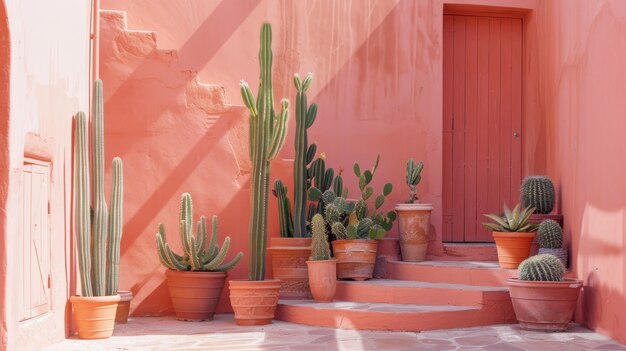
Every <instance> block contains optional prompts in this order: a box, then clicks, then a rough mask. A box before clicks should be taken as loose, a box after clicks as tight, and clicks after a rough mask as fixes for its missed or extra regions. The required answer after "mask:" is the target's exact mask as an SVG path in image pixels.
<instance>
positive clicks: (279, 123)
mask: <svg viewBox="0 0 626 351" xmlns="http://www.w3.org/2000/svg"><path fill="white" fill-rule="evenodd" d="M259 65H260V69H261V77H260V79H259V91H258V95H257V98H256V100H255V98H254V95H253V94H252V91H251V90H250V87H249V86H248V84H247V83H246V82H244V81H241V96H242V98H243V102H244V104H245V105H246V107H247V108H248V110H249V111H250V160H251V161H252V185H251V192H250V193H251V196H250V202H251V204H252V212H251V214H250V216H251V218H250V227H249V228H250V273H249V278H250V280H263V279H264V278H265V252H266V248H267V202H268V195H269V191H268V190H269V180H270V162H271V161H272V160H273V159H274V158H275V157H276V155H277V154H278V152H279V151H280V150H281V149H282V147H283V145H284V144H285V137H286V136H287V121H288V117H289V101H287V99H282V100H281V110H280V112H278V113H277V112H276V111H274V92H273V88H272V27H271V25H270V24H269V23H264V24H263V26H262V27H261V48H260V50H259Z"/></svg>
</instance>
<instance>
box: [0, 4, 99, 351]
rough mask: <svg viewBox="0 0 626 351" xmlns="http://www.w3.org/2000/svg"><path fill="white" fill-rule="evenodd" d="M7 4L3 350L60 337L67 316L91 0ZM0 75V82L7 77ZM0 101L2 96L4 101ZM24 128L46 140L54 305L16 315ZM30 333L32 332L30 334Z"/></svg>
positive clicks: (1, 182)
mask: <svg viewBox="0 0 626 351" xmlns="http://www.w3.org/2000/svg"><path fill="white" fill-rule="evenodd" d="M6 10H7V15H8V25H9V30H10V42H11V44H12V45H11V53H10V55H11V65H10V98H9V101H8V103H9V104H8V105H6V106H10V113H9V116H8V120H7V119H5V116H4V115H1V116H0V117H1V118H2V122H0V123H1V124H2V125H3V126H4V125H5V124H8V134H5V133H6V132H7V131H6V130H5V128H4V127H0V133H1V136H0V137H1V138H2V139H3V141H2V142H0V143H4V142H5V141H6V140H7V139H8V146H9V147H8V154H5V153H4V152H1V153H0V159H1V160H0V164H2V167H1V169H2V172H3V173H4V172H5V171H6V172H7V175H8V182H6V183H5V182H4V180H0V187H2V188H4V189H8V193H7V199H6V204H5V203H2V207H3V211H2V212H3V213H5V211H6V214H7V217H6V222H3V226H2V228H1V232H0V235H2V239H3V240H4V246H3V245H0V248H2V247H3V248H5V249H6V250H3V251H2V252H0V256H1V257H2V259H3V260H6V262H5V263H3V265H2V269H1V270H0V272H2V271H5V269H6V271H5V273H6V275H4V274H3V275H2V278H0V279H2V282H3V283H4V285H5V286H6V289H4V290H3V291H4V298H3V304H4V306H5V308H6V309H5V311H4V314H3V316H2V318H1V319H2V322H3V324H4V326H5V327H6V329H7V335H6V337H7V339H8V342H7V345H6V347H7V349H9V350H14V349H19V350H39V349H41V347H42V345H46V344H49V343H51V342H54V341H57V340H60V339H62V338H64V337H65V335H66V333H67V330H66V328H67V325H66V320H69V314H68V310H67V298H68V296H69V294H70V288H71V285H70V280H71V277H72V275H71V274H70V272H71V269H72V268H71V267H70V261H69V257H70V256H71V253H72V250H71V247H70V209H71V207H70V206H71V202H70V191H71V121H72V115H73V114H74V113H75V112H76V111H77V110H78V109H87V108H88V94H89V28H90V4H89V2H88V1H83V0H71V1H64V2H42V1H38V0H20V1H8V2H7V3H6ZM60 14H62V16H61V15H60ZM1 60H3V59H0V63H1V64H2V66H0V69H6V68H7V67H8V66H5V65H4V62H2V61H1ZM2 81H3V84H4V82H5V80H4V79H2ZM3 93H4V90H3ZM5 102H6V101H3V100H2V101H0V103H2V104H3V108H5V107H4V106H5V105H4V103H5ZM7 122H8V123H7ZM27 133H36V134H39V135H40V136H41V138H43V139H45V140H46V144H47V147H48V148H49V152H50V153H51V155H52V168H51V179H50V184H51V192H50V198H51V209H52V213H51V215H50V222H49V223H50V235H51V243H52V253H51V262H52V263H51V265H52V267H51V270H52V276H51V278H52V290H51V296H52V297H51V309H52V311H51V312H50V313H47V314H44V315H42V316H40V317H37V318H33V319H30V320H27V321H24V322H20V321H18V311H17V308H18V307H17V306H18V303H17V301H18V299H17V296H16V294H17V289H15V287H16V286H17V282H18V277H17V273H16V272H17V271H18V269H17V265H18V264H19V258H20V256H19V255H21V253H18V252H16V250H15V248H17V247H18V245H17V240H18V239H19V238H20V236H21V233H22V228H21V226H20V222H19V218H20V211H21V208H20V204H21V199H20V198H21V195H22V191H23V189H22V183H21V179H22V174H21V168H22V165H23V161H24V147H25V145H26V139H27V138H26V135H27ZM7 137H8V138H7ZM5 138H7V139H5ZM0 148H1V146H0ZM5 165H6V167H5ZM3 177H4V175H3V176H0V179H3ZM0 192H2V191H0ZM0 198H1V197H0ZM0 285H2V284H0ZM33 332H36V335H37V337H33V336H32V335H33ZM3 337H4V335H3Z"/></svg>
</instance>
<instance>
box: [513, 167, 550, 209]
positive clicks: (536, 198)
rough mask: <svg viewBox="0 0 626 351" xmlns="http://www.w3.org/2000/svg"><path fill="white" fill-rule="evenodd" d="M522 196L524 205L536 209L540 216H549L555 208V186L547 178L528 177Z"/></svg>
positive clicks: (523, 183)
mask: <svg viewBox="0 0 626 351" xmlns="http://www.w3.org/2000/svg"><path fill="white" fill-rule="evenodd" d="M520 196H521V202H522V205H523V206H524V207H528V206H532V207H535V208H536V209H537V210H536V212H537V213H538V214H548V213H550V212H552V209H553V208H554V203H555V193H554V185H553V184H552V181H551V180H550V178H548V177H546V176H529V177H526V178H525V179H524V181H523V182H522V188H521V190H520Z"/></svg>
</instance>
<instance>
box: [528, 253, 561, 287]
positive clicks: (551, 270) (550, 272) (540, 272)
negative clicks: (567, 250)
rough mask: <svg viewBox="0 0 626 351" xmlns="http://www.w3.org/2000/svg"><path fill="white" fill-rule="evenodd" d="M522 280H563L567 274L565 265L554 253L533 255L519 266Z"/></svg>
mask: <svg viewBox="0 0 626 351" xmlns="http://www.w3.org/2000/svg"><path fill="white" fill-rule="evenodd" d="M518 273H519V279H520V280H532V281H561V280H563V276H564V275H565V266H564V265H563V263H562V262H561V260H560V259H558V258H557V257H556V256H554V255H550V254H543V255H536V256H531V257H529V258H527V259H525V260H524V261H522V263H520V265H519V267H518Z"/></svg>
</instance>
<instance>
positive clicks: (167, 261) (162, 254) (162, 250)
mask: <svg viewBox="0 0 626 351" xmlns="http://www.w3.org/2000/svg"><path fill="white" fill-rule="evenodd" d="M156 239H157V249H158V253H159V260H160V261H161V263H162V264H163V265H164V266H165V267H167V268H169V269H174V270H185V269H179V267H181V268H184V266H183V265H182V264H181V263H180V261H179V260H178V259H177V258H176V257H175V254H174V253H173V252H172V250H171V249H170V247H169V245H167V243H166V242H165V239H164V238H163V236H162V235H161V234H160V233H157V235H156Z"/></svg>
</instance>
